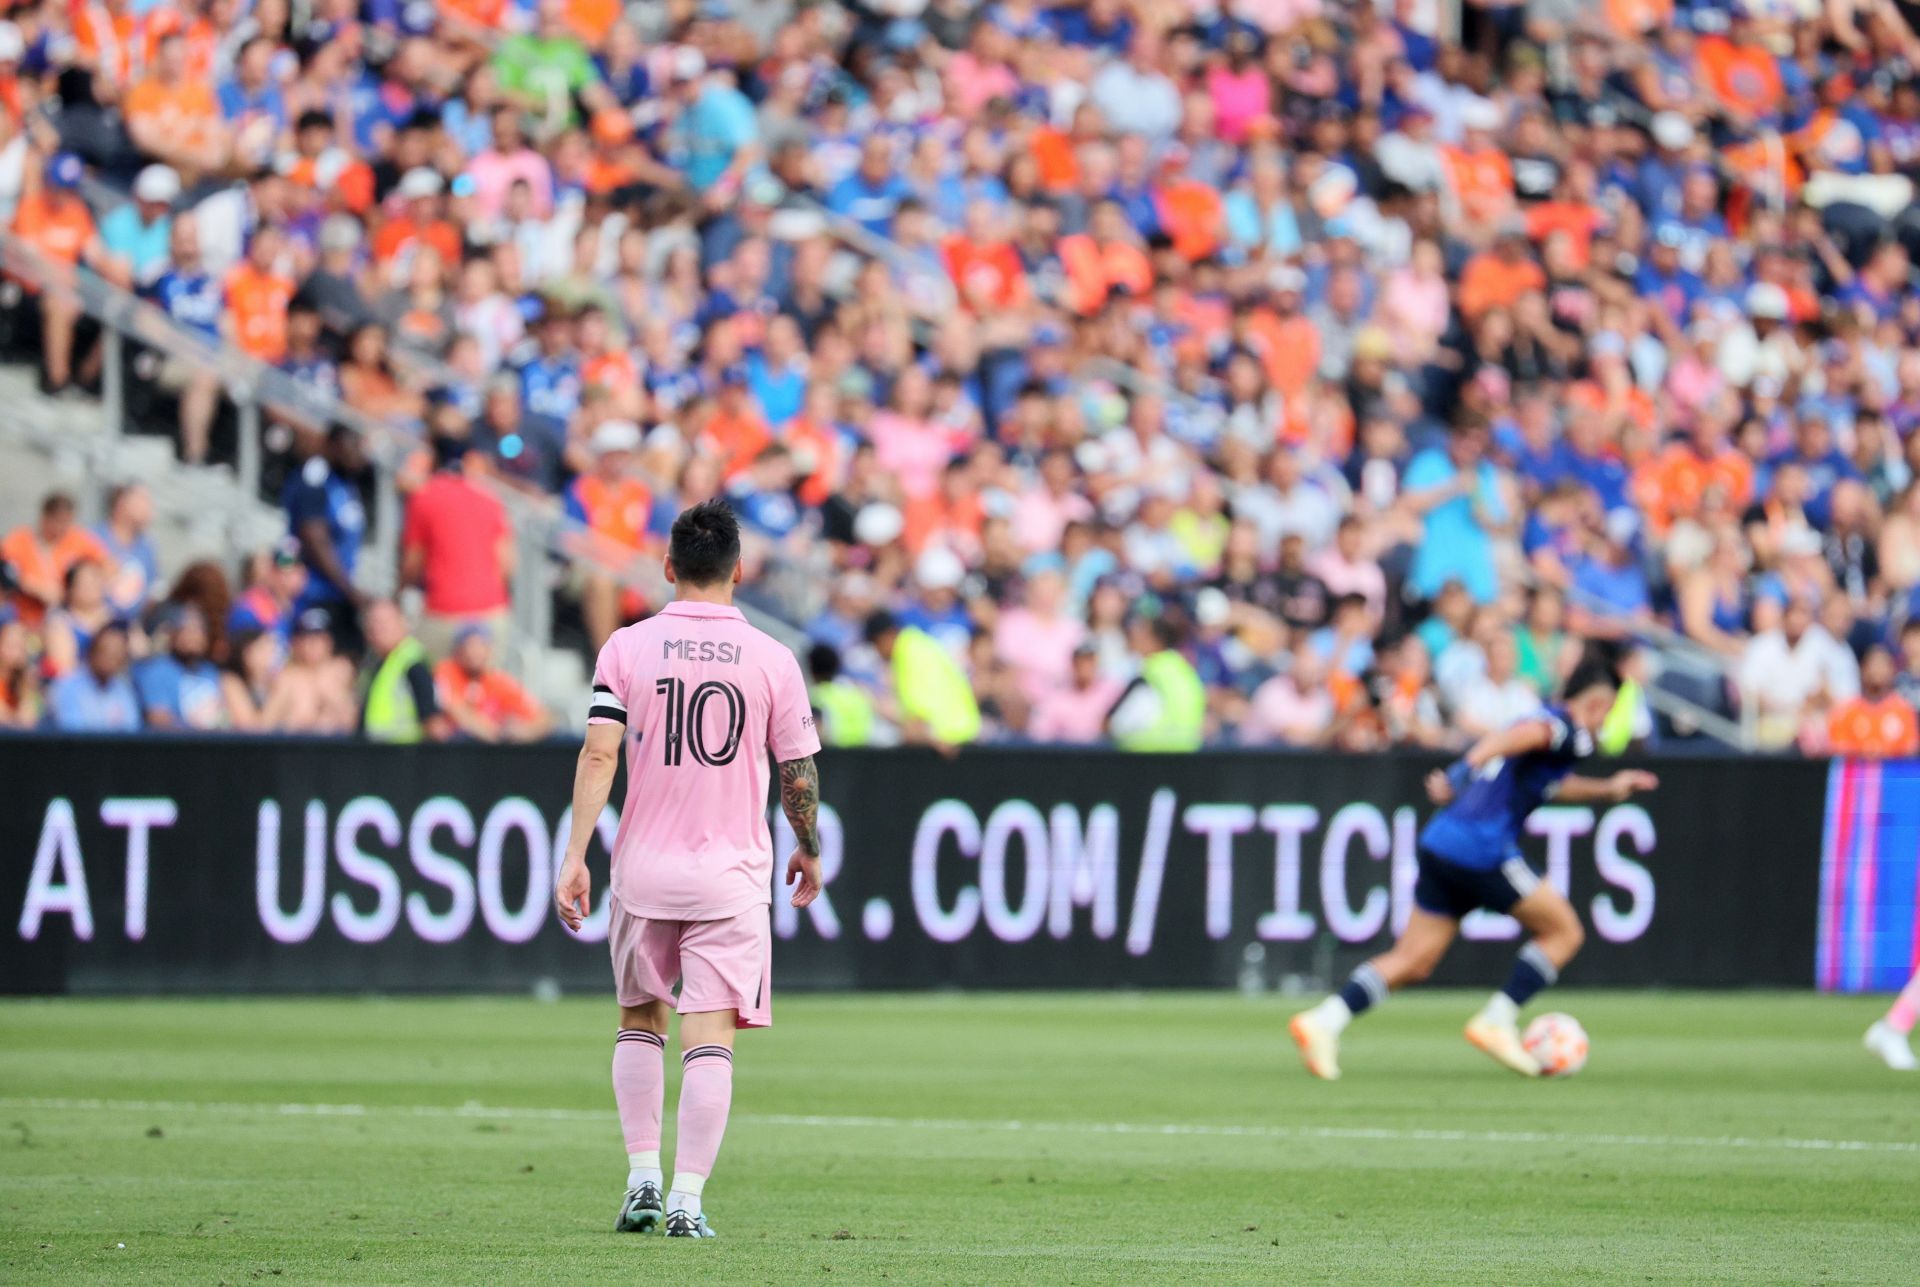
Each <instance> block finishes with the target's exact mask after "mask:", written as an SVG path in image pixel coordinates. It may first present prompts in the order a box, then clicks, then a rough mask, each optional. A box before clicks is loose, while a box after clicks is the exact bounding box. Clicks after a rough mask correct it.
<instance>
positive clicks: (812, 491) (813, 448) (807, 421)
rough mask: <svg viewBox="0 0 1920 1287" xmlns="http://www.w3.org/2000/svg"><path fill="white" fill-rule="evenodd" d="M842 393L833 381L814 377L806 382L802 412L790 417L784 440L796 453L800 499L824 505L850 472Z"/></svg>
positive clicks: (794, 465) (808, 502) (795, 463)
mask: <svg viewBox="0 0 1920 1287" xmlns="http://www.w3.org/2000/svg"><path fill="white" fill-rule="evenodd" d="M839 411H840V393H839V390H837V389H836V388H835V387H834V385H833V384H832V382H830V381H827V380H814V381H812V382H811V383H810V384H808V385H807V393H806V398H805V400H804V401H803V402H802V403H801V404H800V414H799V415H797V416H795V417H794V418H793V419H792V420H789V421H788V422H787V424H786V428H785V429H784V430H783V431H782V433H781V441H783V442H785V443H786V445H787V450H788V451H791V452H792V453H793V467H794V473H795V474H796V475H798V476H799V478H800V488H799V491H798V493H797V494H798V495H799V497H800V503H801V504H803V505H808V506H818V505H824V504H825V503H826V501H827V498H828V497H829V496H831V495H833V494H834V492H835V491H837V490H839V487H840V484H841V482H842V481H843V480H844V479H845V477H846V473H847V455H848V452H847V443H846V436H845V434H844V433H843V432H842V431H841V429H840V426H839V424H838V423H836V422H837V420H838V417H839Z"/></svg>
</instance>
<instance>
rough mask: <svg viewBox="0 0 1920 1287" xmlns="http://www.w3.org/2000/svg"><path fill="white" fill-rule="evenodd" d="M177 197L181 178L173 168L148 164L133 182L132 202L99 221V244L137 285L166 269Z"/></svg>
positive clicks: (171, 241) (110, 212)
mask: <svg viewBox="0 0 1920 1287" xmlns="http://www.w3.org/2000/svg"><path fill="white" fill-rule="evenodd" d="M179 196H180V176H179V175H178V174H175V173H174V172H173V169H172V167H171V166H165V165H150V166H148V167H147V168H146V169H144V170H142V171H140V174H139V177H137V178H136V179H134V181H133V200H132V201H130V202H127V203H126V204H124V205H119V206H115V207H114V208H113V209H112V210H110V211H109V212H108V213H107V216H106V218H104V219H102V220H101V221H100V241H101V244H102V245H104V246H105V247H106V248H107V253H108V254H110V255H112V256H113V257H114V258H116V259H118V260H120V261H122V262H123V263H125V264H126V265H127V267H128V268H129V269H131V270H132V273H133V280H134V283H135V284H136V285H141V286H144V285H146V284H147V283H148V282H150V281H152V280H153V279H154V278H155V277H157V276H159V275H160V273H161V272H163V271H165V269H166V266H167V255H168V253H169V247H170V246H171V245H172V244H173V203H174V201H175V200H177V199H178V198H179Z"/></svg>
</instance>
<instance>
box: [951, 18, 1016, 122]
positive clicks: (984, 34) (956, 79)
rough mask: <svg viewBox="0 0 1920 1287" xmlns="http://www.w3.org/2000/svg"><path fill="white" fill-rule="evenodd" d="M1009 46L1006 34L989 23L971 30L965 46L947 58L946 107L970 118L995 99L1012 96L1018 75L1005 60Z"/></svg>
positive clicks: (1011, 45) (1010, 43) (963, 116)
mask: <svg viewBox="0 0 1920 1287" xmlns="http://www.w3.org/2000/svg"><path fill="white" fill-rule="evenodd" d="M1012 47H1013V44H1012V41H1011V40H1009V39H1008V37H1007V33H1006V32H1004V31H1002V30H1001V29H1000V28H999V27H997V26H995V25H994V24H993V23H991V22H983V23H981V24H980V25H979V26H977V27H975V28H974V29H973V39H972V40H971V41H969V42H967V47H966V48H965V49H963V50H961V51H960V52H959V53H957V54H955V55H954V56H953V57H952V58H949V59H948V60H947V106H948V107H950V108H952V109H953V111H954V113H955V114H956V115H958V116H960V117H961V118H962V119H963V120H972V119H973V118H974V117H975V116H977V115H979V113H980V109H981V108H983V107H985V106H986V105H987V104H988V103H990V102H992V101H993V100H994V99H996V98H1012V97H1013V96H1014V94H1015V92H1017V91H1018V90H1019V88H1020V80H1019V77H1017V76H1015V75H1014V74H1013V68H1012V67H1011V66H1009V65H1008V63H1007V54H1008V51H1009V50H1011V49H1012Z"/></svg>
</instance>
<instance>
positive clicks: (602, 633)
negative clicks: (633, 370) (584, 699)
mask: <svg viewBox="0 0 1920 1287" xmlns="http://www.w3.org/2000/svg"><path fill="white" fill-rule="evenodd" d="M590 445H591V448H592V451H593V468H592V469H591V470H590V471H589V472H587V473H584V474H582V475H580V477H578V478H576V479H574V480H573V483H572V485H571V486H569V487H568V488H567V502H566V508H567V517H569V518H571V519H573V520H574V521H575V522H577V523H580V524H582V525H584V526H585V527H586V529H587V531H588V532H589V533H591V538H592V539H590V540H589V542H588V545H589V547H590V548H589V549H587V550H585V551H583V552H584V553H586V554H588V555H589V557H587V558H583V559H582V560H581V561H580V563H579V564H578V567H579V569H580V615H581V617H582V618H584V619H585V622H586V627H587V642H588V644H589V645H590V646H591V647H592V649H593V651H594V652H595V653H598V652H599V651H600V645H601V644H604V643H605V642H606V641H607V636H608V635H611V634H612V633H613V632H614V631H615V630H616V629H618V628H619V625H620V617H621V608H622V604H621V596H620V585H619V583H618V582H617V581H616V580H615V579H614V578H613V576H612V575H610V574H609V573H608V572H607V571H605V570H604V569H606V568H607V567H608V566H609V565H612V566H614V567H618V566H620V565H622V564H625V563H627V562H629V561H630V560H632V559H633V558H635V557H637V556H638V555H639V554H640V552H641V549H642V548H643V547H644V546H645V545H646V543H647V534H648V530H649V526H650V524H651V522H652V519H653V493H652V492H650V491H648V490H647V485H646V484H645V483H643V482H641V481H640V480H639V479H638V478H636V477H634V475H633V458H634V453H635V452H637V451H638V450H640V426H639V425H637V424H634V423H633V422H632V421H631V420H607V421H603V422H602V423H601V424H600V426H599V427H598V428H597V429H595V430H594V431H593V438H592V442H591V444H590Z"/></svg>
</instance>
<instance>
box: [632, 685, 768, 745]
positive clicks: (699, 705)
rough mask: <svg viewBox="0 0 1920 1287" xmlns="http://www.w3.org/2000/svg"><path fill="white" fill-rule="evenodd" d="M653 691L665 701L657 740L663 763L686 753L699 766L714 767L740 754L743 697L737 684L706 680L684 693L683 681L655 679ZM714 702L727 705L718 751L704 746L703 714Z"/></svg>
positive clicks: (744, 716) (744, 714) (744, 718)
mask: <svg viewBox="0 0 1920 1287" xmlns="http://www.w3.org/2000/svg"><path fill="white" fill-rule="evenodd" d="M653 691H655V692H656V693H660V694H662V695H664V696H665V697H666V699H667V726H666V730H665V736H664V737H663V738H662V739H661V741H662V744H663V748H664V749H663V754H664V755H665V757H666V759H665V762H666V764H667V765H668V766H669V767H671V766H674V765H678V764H679V763H680V762H681V756H682V754H683V753H685V752H687V751H691V752H693V758H694V760H695V761H696V762H698V763H700V764H706V765H712V766H718V765H722V764H731V763H733V757H734V756H736V755H738V754H740V736H741V734H742V733H744V732H745V731H746V727H747V698H746V694H745V693H742V692H741V691H740V688H739V685H737V684H729V683H727V682H725V681H724V680H719V679H709V680H707V681H705V682H704V683H701V684H699V685H697V686H696V687H695V688H694V690H693V692H692V693H691V694H689V693H688V692H687V681H686V680H684V679H674V678H671V677H667V678H662V679H659V680H656V681H655V683H654V685H653ZM715 699H718V700H720V701H724V702H725V703H726V704H727V726H726V727H727V735H726V740H725V741H724V742H722V743H721V744H720V746H719V747H718V748H715V749H709V748H708V746H707V733H706V727H707V723H706V714H707V705H708V703H710V702H712V701H714V700H715Z"/></svg>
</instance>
